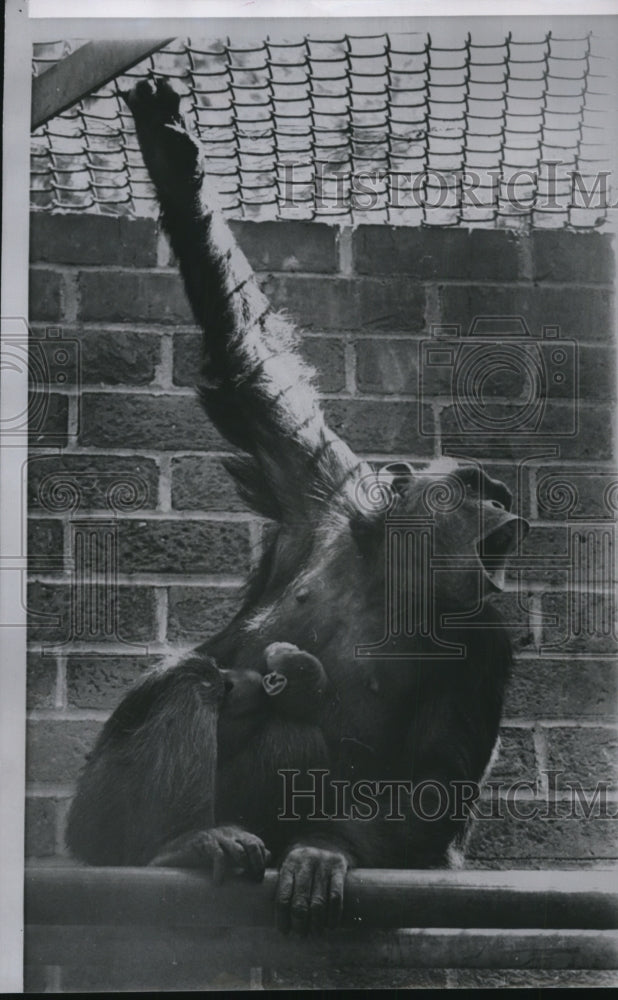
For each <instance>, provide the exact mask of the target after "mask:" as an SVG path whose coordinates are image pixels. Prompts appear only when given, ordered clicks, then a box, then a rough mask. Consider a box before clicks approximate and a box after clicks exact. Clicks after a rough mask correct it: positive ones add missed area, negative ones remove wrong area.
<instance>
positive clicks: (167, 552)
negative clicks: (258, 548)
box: [118, 520, 249, 574]
mask: <svg viewBox="0 0 618 1000" xmlns="http://www.w3.org/2000/svg"><path fill="white" fill-rule="evenodd" d="M118 550H119V552H118V563H119V568H120V572H121V573H139V572H144V573H189V574H190V573H225V574H234V573H244V572H245V571H246V570H247V567H248V565H249V529H248V525H247V524H239V523H225V522H224V521H214V522H206V521H137V520H136V521H124V522H120V524H119V525H118Z"/></svg>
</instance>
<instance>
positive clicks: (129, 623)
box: [28, 581, 157, 652]
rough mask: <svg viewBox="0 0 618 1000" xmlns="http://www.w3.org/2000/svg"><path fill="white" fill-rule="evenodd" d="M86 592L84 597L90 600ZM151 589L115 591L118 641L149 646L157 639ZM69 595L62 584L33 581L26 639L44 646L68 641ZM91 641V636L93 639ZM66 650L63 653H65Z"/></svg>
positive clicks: (69, 630) (69, 636)
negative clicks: (148, 644)
mask: <svg viewBox="0 0 618 1000" xmlns="http://www.w3.org/2000/svg"><path fill="white" fill-rule="evenodd" d="M91 589H92V588H88V591H87V592H86V597H87V598H88V600H90V599H91V595H89V591H90V590H91ZM154 593H155V592H154V589H153V588H150V587H128V586H119V587H118V620H119V626H118V641H119V642H138V643H139V642H148V641H151V640H152V639H154V638H156V633H157V626H156V614H155V599H154ZM71 614H72V611H71V591H70V588H69V586H67V585H65V584H50V583H40V582H39V581H32V582H31V583H30V584H29V585H28V615H29V619H28V638H29V641H30V642H41V643H43V644H46V645H47V644H50V645H51V644H55V643H64V642H66V641H67V640H69V639H70V638H71V635H72V629H71V623H72V619H71ZM93 639H94V636H93ZM67 651H68V650H66V649H65V650H63V652H67Z"/></svg>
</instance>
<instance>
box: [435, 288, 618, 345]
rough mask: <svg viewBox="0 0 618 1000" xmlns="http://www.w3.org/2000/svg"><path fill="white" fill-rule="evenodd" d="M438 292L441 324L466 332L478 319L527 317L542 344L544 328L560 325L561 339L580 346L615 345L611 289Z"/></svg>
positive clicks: (459, 289)
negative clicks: (455, 325)
mask: <svg viewBox="0 0 618 1000" xmlns="http://www.w3.org/2000/svg"><path fill="white" fill-rule="evenodd" d="M438 293H439V297H440V310H441V317H442V320H441V321H442V322H443V323H459V324H461V326H462V332H463V333H465V332H467V330H468V329H469V326H470V324H471V322H472V320H473V319H474V318H475V317H476V316H504V317H507V316H522V317H523V318H524V320H525V321H526V323H527V325H528V328H529V330H530V334H531V339H532V340H535V341H538V340H540V339H541V337H542V327H543V326H544V325H554V326H559V327H560V335H561V338H562V339H569V338H570V339H572V340H575V341H577V343H581V342H586V341H592V340H606V341H609V342H611V341H612V340H613V336H614V329H615V323H614V315H613V303H612V294H611V292H610V291H609V290H608V289H603V288H599V289H596V288H577V287H571V288H551V287H547V286H538V287H535V286H533V285H530V286H523V287H522V286H519V287H516V288H515V287H511V288H509V287H508V286H503V287H499V286H492V287H487V286H486V287H483V286H482V285H441V286H440V287H439V289H438ZM511 339H513V338H511Z"/></svg>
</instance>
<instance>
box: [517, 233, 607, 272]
mask: <svg viewBox="0 0 618 1000" xmlns="http://www.w3.org/2000/svg"><path fill="white" fill-rule="evenodd" d="M532 253H533V262H534V280H535V281H565V282H566V281H568V282H570V281H573V282H579V281H591V282H592V281H600V282H606V283H607V284H611V283H612V282H613V280H614V276H615V265H614V253H613V247H612V239H611V237H610V236H608V235H606V234H603V233H565V232H563V231H558V232H551V231H545V232H539V231H537V232H535V233H534V234H533V236H532Z"/></svg>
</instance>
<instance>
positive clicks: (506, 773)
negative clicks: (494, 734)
mask: <svg viewBox="0 0 618 1000" xmlns="http://www.w3.org/2000/svg"><path fill="white" fill-rule="evenodd" d="M488 777H489V780H490V781H492V780H497V779H500V778H510V779H511V780H520V779H521V780H525V781H534V779H535V777H536V757H535V752H534V742H533V739H532V733H531V732H530V730H529V729H515V728H512V727H503V728H502V729H501V730H500V748H499V751H498V756H497V758H496V761H495V763H494V765H493V767H492V769H491V772H490V774H489V776H488Z"/></svg>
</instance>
